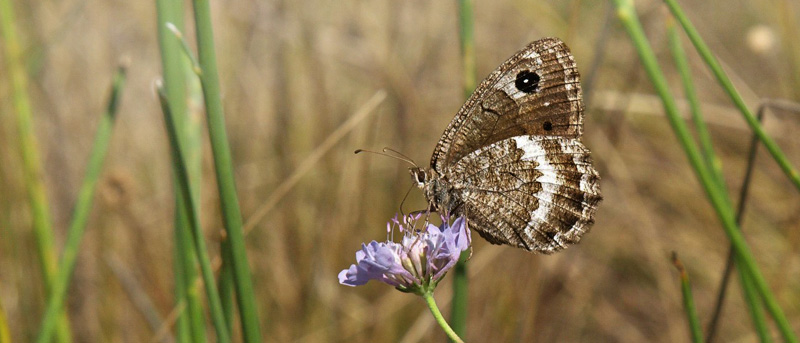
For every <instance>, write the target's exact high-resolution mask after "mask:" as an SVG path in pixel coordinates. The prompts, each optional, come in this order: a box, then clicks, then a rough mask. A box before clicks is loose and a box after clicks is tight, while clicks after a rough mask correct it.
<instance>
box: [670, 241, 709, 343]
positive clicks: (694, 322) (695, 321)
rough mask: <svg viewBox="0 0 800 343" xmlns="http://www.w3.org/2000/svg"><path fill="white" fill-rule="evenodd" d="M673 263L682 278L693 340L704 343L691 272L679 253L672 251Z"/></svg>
mask: <svg viewBox="0 0 800 343" xmlns="http://www.w3.org/2000/svg"><path fill="white" fill-rule="evenodd" d="M672 264H674V265H675V268H677V269H678V273H679V274H680V278H681V293H683V309H684V310H685V311H686V319H687V321H688V322H689V331H690V332H691V334H692V342H695V343H703V329H701V328H700V319H699V318H698V317H697V308H696V307H695V306H694V297H693V296H692V285H691V283H689V274H688V273H686V269H684V268H683V263H681V261H680V260H679V259H678V254H676V253H675V252H673V253H672Z"/></svg>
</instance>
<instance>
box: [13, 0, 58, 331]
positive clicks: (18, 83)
mask: <svg viewBox="0 0 800 343" xmlns="http://www.w3.org/2000/svg"><path fill="white" fill-rule="evenodd" d="M0 35H2V36H0V37H2V41H3V42H4V44H3V46H4V47H5V58H4V60H5V61H6V70H7V71H8V73H9V78H10V79H11V88H12V92H13V95H12V102H13V104H14V110H15V112H16V114H17V132H18V134H17V136H18V137H19V149H20V153H21V155H22V167H23V168H24V172H23V173H22V174H23V175H24V177H25V189H26V191H27V193H28V199H29V201H30V208H31V217H32V219H33V236H34V240H35V243H36V252H37V254H38V256H39V263H40V270H41V273H42V280H43V281H44V290H45V292H47V293H49V292H50V290H51V289H52V284H53V281H54V279H55V275H56V264H57V258H56V248H55V243H54V239H53V227H52V220H51V219H50V208H49V206H48V201H47V192H46V190H45V186H44V170H43V169H42V166H41V163H40V157H39V149H38V146H37V143H36V137H35V135H34V132H33V131H34V130H33V110H32V108H31V105H30V101H29V99H28V77H27V73H26V70H25V67H24V66H23V63H22V47H21V46H20V43H19V41H18V40H17V32H16V22H15V19H14V11H13V7H12V4H11V1H10V0H0ZM56 330H57V332H56V339H57V341H58V342H63V343H67V342H71V341H72V339H71V336H72V334H71V333H70V327H69V318H68V317H67V314H66V312H63V314H62V315H61V317H60V318H59V319H58V326H57V328H56Z"/></svg>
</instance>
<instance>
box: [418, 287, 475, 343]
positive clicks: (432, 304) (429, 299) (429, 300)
mask: <svg viewBox="0 0 800 343" xmlns="http://www.w3.org/2000/svg"><path fill="white" fill-rule="evenodd" d="M420 296H422V299H424V300H425V304H426V305H428V308H429V309H430V310H431V314H433V318H434V319H436V323H437V324H439V326H441V327H442V330H444V333H445V334H446V335H447V337H448V338H450V340H451V341H453V342H456V343H464V341H463V340H461V337H458V334H457V333H456V332H455V331H454V330H453V329H452V328H451V327H450V325H447V321H446V320H444V316H443V315H442V312H441V311H439V307H438V306H436V300H435V299H433V292H429V291H425V292H422V294H420Z"/></svg>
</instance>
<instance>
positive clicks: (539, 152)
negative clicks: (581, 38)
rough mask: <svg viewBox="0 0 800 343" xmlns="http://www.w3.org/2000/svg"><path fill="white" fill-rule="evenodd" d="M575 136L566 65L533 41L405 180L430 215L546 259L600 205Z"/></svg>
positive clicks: (575, 92)
mask: <svg viewBox="0 0 800 343" xmlns="http://www.w3.org/2000/svg"><path fill="white" fill-rule="evenodd" d="M582 130H583V101H582V94H581V87H580V80H579V74H578V71H577V68H576V67H575V62H574V58H573V57H572V54H571V53H570V52H569V50H568V48H567V47H566V45H565V44H564V43H563V42H561V41H560V40H558V39H555V38H545V39H541V40H538V41H535V42H533V43H531V44H530V45H528V46H527V47H526V48H524V49H522V50H521V51H519V52H517V53H516V54H515V55H514V56H512V57H511V58H509V59H508V60H507V61H506V62H505V63H503V64H502V65H500V66H499V67H498V68H497V69H496V70H495V71H494V72H492V73H491V74H490V75H489V76H488V77H487V78H486V79H485V80H484V81H483V82H482V83H481V84H480V85H479V86H478V87H477V88H476V90H475V92H474V93H473V95H472V96H471V97H470V99H469V100H468V101H467V103H465V104H464V106H463V107H462V108H461V110H459V112H458V114H456V116H455V118H453V120H452V121H451V122H450V125H449V126H448V127H447V129H446V130H445V132H444V134H443V135H442V138H441V139H440V141H439V143H438V144H437V146H436V148H435V149H434V152H433V156H432V157H431V167H430V168H429V169H424V168H412V170H411V173H412V176H413V177H414V178H415V180H416V181H417V184H418V185H419V186H420V188H422V189H423V192H424V194H425V197H426V198H427V199H428V201H429V203H430V204H431V207H432V209H434V210H436V211H438V212H440V213H447V214H449V215H455V216H465V217H466V218H467V220H468V223H469V226H470V227H471V228H472V229H474V230H476V231H477V232H478V233H479V234H480V235H481V236H482V237H483V238H485V239H486V240H487V241H489V242H491V243H494V244H508V245H512V246H515V247H519V248H523V249H526V250H528V251H534V252H542V253H552V252H555V251H558V250H561V249H563V248H565V247H566V246H567V245H568V244H573V243H577V242H578V241H579V240H580V238H581V236H582V235H583V234H584V233H585V232H587V231H588V229H589V228H590V227H591V225H592V224H593V223H594V212H595V210H596V206H597V204H598V203H599V202H600V200H601V199H602V197H601V195H600V189H599V179H600V178H599V175H598V173H597V171H596V170H595V169H594V168H593V167H592V162H591V157H590V155H589V150H588V149H586V148H585V147H584V146H583V144H582V143H581V142H580V136H581V134H582Z"/></svg>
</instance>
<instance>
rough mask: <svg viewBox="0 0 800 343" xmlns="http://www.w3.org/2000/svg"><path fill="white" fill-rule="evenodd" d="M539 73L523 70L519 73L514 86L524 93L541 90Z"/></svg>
mask: <svg viewBox="0 0 800 343" xmlns="http://www.w3.org/2000/svg"><path fill="white" fill-rule="evenodd" d="M539 79H540V78H539V75H538V74H536V73H534V72H532V71H530V70H523V71H521V72H519V74H517V79H516V80H515V81H514V86H516V87H517V89H519V90H520V91H521V92H523V93H533V92H536V91H538V90H539Z"/></svg>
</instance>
